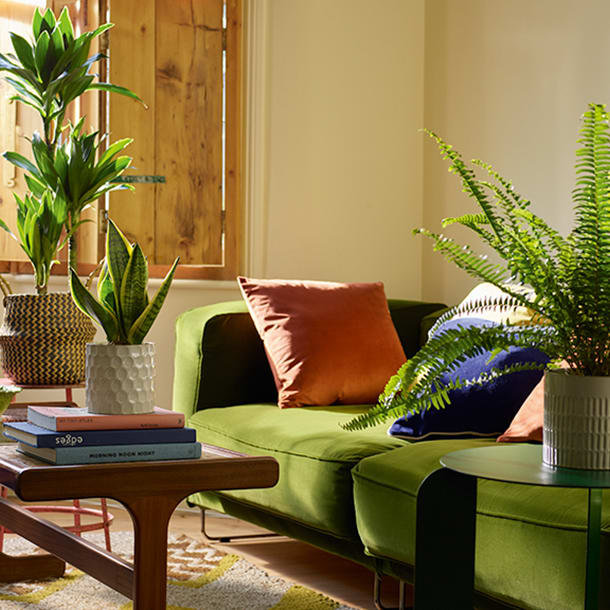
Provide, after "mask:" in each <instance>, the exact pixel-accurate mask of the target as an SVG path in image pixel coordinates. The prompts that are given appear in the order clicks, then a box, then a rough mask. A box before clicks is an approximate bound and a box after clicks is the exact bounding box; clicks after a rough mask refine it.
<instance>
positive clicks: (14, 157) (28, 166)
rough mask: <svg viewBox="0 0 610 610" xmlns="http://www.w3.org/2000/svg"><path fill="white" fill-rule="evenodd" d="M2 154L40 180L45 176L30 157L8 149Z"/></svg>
mask: <svg viewBox="0 0 610 610" xmlns="http://www.w3.org/2000/svg"><path fill="white" fill-rule="evenodd" d="M2 156H3V157H4V158H5V159H6V160H7V161H9V162H10V163H12V164H13V165H16V166H17V167H20V168H21V169H24V170H25V171H27V172H30V173H31V174H32V175H33V176H34V177H35V178H36V179H37V180H39V181H40V182H42V181H43V178H42V176H41V175H40V172H39V171H38V168H37V167H36V166H35V165H34V164H33V163H32V162H31V161H30V160H29V159H26V158H25V157H24V156H23V155H20V154H19V153H16V152H11V151H7V152H5V153H3V154H2Z"/></svg>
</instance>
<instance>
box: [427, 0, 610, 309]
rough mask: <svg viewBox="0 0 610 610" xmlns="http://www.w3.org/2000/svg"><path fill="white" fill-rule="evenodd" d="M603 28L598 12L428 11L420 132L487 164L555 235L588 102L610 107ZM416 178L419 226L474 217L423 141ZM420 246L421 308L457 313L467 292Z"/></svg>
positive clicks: (549, 3) (478, 3)
mask: <svg viewBox="0 0 610 610" xmlns="http://www.w3.org/2000/svg"><path fill="white" fill-rule="evenodd" d="M609 21H610V3H608V2H607V0H579V1H578V2H574V1H573V0H535V1H534V2H532V0H493V2H490V1H489V0H460V1H459V2H456V1H455V0H427V2H426V16H425V24H426V25H425V57H426V58H425V114H424V117H425V125H426V127H428V128H430V129H432V130H434V131H436V132H438V133H439V134H440V135H442V136H443V137H444V139H445V140H446V141H448V142H450V143H451V144H453V145H454V146H455V148H456V149H457V150H459V151H460V152H461V153H462V154H463V156H464V158H465V159H472V158H473V157H477V158H481V159H484V160H485V161H487V162H489V163H492V164H493V165H494V166H495V168H496V169H497V170H498V171H499V172H500V173H501V174H503V175H504V176H505V177H507V178H509V179H511V180H512V181H513V184H514V186H515V188H516V190H517V191H518V192H519V193H521V194H522V195H523V196H525V197H528V198H529V199H531V200H532V209H533V210H534V211H535V212H536V213H538V214H540V215H542V216H544V217H545V218H546V219H547V220H548V221H550V222H551V223H552V224H553V225H554V226H555V227H556V228H558V229H560V230H562V231H568V230H569V229H570V226H571V218H572V204H571V200H570V193H571V190H572V188H573V185H574V171H573V165H574V158H575V157H574V150H575V149H576V137H577V133H578V129H579V125H580V123H579V117H580V116H581V115H582V113H583V112H584V110H585V109H586V106H587V103H589V102H602V103H606V102H610V77H609V76H608V75H610V37H608V34H607V24H608V22H609ZM424 167H425V170H424V204H423V206H424V207H423V217H424V226H426V227H428V228H430V229H433V230H438V229H439V227H440V220H441V219H442V218H444V217H446V216H455V215H459V214H462V213H465V212H467V211H470V210H473V209H474V206H472V204H471V203H470V202H469V200H468V199H467V197H466V196H465V195H463V194H462V193H461V192H460V190H461V189H460V186H459V183H458V181H457V179H456V178H455V176H453V175H450V174H448V173H447V171H446V168H447V165H446V162H443V161H441V159H440V156H439V155H438V152H437V150H436V146H435V145H434V144H433V142H432V141H426V142H425V145H424ZM446 233H447V234H448V235H449V234H452V235H456V236H458V237H459V238H460V240H461V241H462V243H463V238H464V237H465V236H468V238H469V237H470V236H469V235H468V234H467V233H466V232H464V233H458V232H457V231H456V232H453V233H450V231H449V230H447V231H446ZM473 243H474V242H473ZM423 245H424V249H423V267H422V278H423V292H422V295H423V297H424V298H425V299H441V300H442V301H444V302H448V303H455V302H457V301H459V300H460V299H461V298H462V297H463V296H464V295H465V294H466V292H467V291H468V290H469V288H470V287H471V286H472V285H473V284H474V280H472V279H471V278H469V277H468V276H466V275H465V274H464V273H462V272H461V271H458V270H457V269H456V268H455V267H453V266H452V265H450V264H448V263H446V262H445V261H444V259H443V258H442V257H441V255H439V254H436V253H433V252H432V247H431V243H426V242H424V244H423Z"/></svg>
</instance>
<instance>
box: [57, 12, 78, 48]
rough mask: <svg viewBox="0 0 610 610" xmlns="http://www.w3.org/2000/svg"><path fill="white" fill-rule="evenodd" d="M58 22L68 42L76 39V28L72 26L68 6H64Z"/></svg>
mask: <svg viewBox="0 0 610 610" xmlns="http://www.w3.org/2000/svg"><path fill="white" fill-rule="evenodd" d="M57 24H58V26H59V29H60V30H61V33H62V34H63V35H64V36H65V37H66V39H67V41H68V42H71V41H72V40H74V28H73V27H72V22H71V21H70V13H69V12H68V7H67V6H64V8H63V9H62V11H61V14H60V15H59V19H58V21H57Z"/></svg>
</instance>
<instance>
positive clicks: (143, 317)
mask: <svg viewBox="0 0 610 610" xmlns="http://www.w3.org/2000/svg"><path fill="white" fill-rule="evenodd" d="M179 260H180V259H179V258H177V259H176V260H175V261H174V263H173V265H172V266H171V268H170V270H169V271H168V273H167V275H166V276H165V278H164V279H163V282H162V283H161V286H159V290H157V292H156V294H155V296H154V297H153V298H152V300H151V301H150V302H149V303H148V305H147V306H146V309H145V310H144V311H143V312H142V313H141V314H140V316H139V317H138V319H137V320H136V321H135V322H134V323H133V325H132V327H131V328H130V329H129V334H128V335H127V340H128V341H129V343H131V344H134V345H138V344H140V343H142V341H143V340H144V337H145V336H146V334H147V333H148V331H149V330H150V327H151V326H152V325H153V322H154V321H155V319H156V318H157V315H158V314H159V311H160V310H161V306H162V305H163V302H164V301H165V297H166V296H167V293H168V292H169V288H170V286H171V283H172V280H173V279H174V272H175V271H176V267H177V265H178V261H179Z"/></svg>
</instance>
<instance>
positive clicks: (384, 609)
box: [373, 572, 408, 610]
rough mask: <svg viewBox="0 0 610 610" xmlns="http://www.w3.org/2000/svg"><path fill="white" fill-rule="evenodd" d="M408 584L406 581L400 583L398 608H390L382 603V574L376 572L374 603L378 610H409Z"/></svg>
mask: <svg viewBox="0 0 610 610" xmlns="http://www.w3.org/2000/svg"><path fill="white" fill-rule="evenodd" d="M406 590H407V583H406V582H405V581H404V580H399V581H398V608H389V607H388V606H384V605H383V604H382V603H381V574H379V572H375V580H374V582H373V601H374V602H375V608H377V610H408V609H407V606H406V605H405V604H406Z"/></svg>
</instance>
